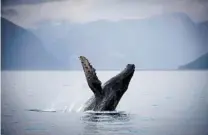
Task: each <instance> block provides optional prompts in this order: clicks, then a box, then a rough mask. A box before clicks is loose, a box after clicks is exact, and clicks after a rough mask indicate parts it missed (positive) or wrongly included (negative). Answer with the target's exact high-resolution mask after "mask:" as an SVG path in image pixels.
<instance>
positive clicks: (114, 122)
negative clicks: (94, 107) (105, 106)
mask: <svg viewBox="0 0 208 135" xmlns="http://www.w3.org/2000/svg"><path fill="white" fill-rule="evenodd" d="M131 118H132V115H130V114H126V113H125V112H104V113H102V112H91V113H89V112H88V113H85V114H84V115H83V116H82V117H81V120H82V121H83V124H84V130H83V135H94V134H96V135H97V134H98V135H105V134H112V135H115V134H134V133H137V132H138V129H136V128H134V125H133V123H131Z"/></svg>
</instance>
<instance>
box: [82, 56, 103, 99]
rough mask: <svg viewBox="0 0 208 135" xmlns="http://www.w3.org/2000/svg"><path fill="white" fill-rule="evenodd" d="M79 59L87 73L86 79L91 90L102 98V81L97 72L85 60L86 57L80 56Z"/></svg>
mask: <svg viewBox="0 0 208 135" xmlns="http://www.w3.org/2000/svg"><path fill="white" fill-rule="evenodd" d="M79 59H80V61H81V64H82V67H83V70H84V73H85V77H86V80H87V83H88V85H89V87H90V89H91V90H92V91H93V93H94V94H95V96H101V95H102V87H101V81H100V80H99V79H98V77H97V75H96V70H95V69H94V68H93V67H92V65H91V64H90V62H89V61H88V59H87V58H85V57H84V56H80V57H79Z"/></svg>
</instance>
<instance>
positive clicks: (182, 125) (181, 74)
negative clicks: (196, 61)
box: [1, 71, 208, 135]
mask: <svg viewBox="0 0 208 135" xmlns="http://www.w3.org/2000/svg"><path fill="white" fill-rule="evenodd" d="M118 72H119V71H97V74H98V76H99V78H100V80H101V81H102V82H103V83H104V82H105V81H107V80H108V79H109V78H111V77H112V76H114V75H116V74H117V73H118ZM1 79H2V91H1V102H2V104H1V116H2V117H1V134H2V135H208V71H136V72H135V74H134V76H133V78H132V81H131V82H130V85H129V88H128V90H127V91H126V93H125V94H124V96H123V97H122V99H121V101H120V103H119V105H118V107H117V110H116V111H114V112H92V111H89V112H83V111H82V106H83V105H84V103H85V102H86V101H87V100H88V99H89V98H90V97H91V96H92V92H91V90H90V89H89V87H88V85H87V83H86V80H85V76H84V73H83V72H82V71H71V72H66V71H60V72H53V71H38V72H36V71H19V72H17V71H14V72H12V71H3V72H2V78H1Z"/></svg>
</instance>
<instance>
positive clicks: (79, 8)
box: [3, 0, 208, 27]
mask: <svg viewBox="0 0 208 135" xmlns="http://www.w3.org/2000/svg"><path fill="white" fill-rule="evenodd" d="M13 1H14V0H13ZM19 1H20V0H19ZM26 1H28V2H26ZM29 1H30V2H29ZM34 1H35V0H34ZM34 1H32V0H22V3H21V2H19V3H21V4H16V5H7V6H4V7H3V8H4V9H12V10H15V11H16V12H17V13H18V17H11V16H10V17H8V16H6V18H8V19H10V20H11V21H13V22H16V23H18V24H19V25H22V26H24V27H31V26H34V25H35V24H37V23H38V22H41V21H45V20H52V21H60V20H65V21H69V22H73V23H86V22H90V21H96V20H100V19H102V20H103V19H105V20H111V21H116V20H121V19H134V18H135V19H141V18H147V17H151V16H154V15H158V14H163V13H172V12H183V13H186V14H188V15H189V16H190V17H191V18H192V19H193V20H195V21H204V20H208V14H207V13H208V12H207V11H208V1H207V0H61V1H59V0H52V2H49V0H38V1H36V2H34Z"/></svg>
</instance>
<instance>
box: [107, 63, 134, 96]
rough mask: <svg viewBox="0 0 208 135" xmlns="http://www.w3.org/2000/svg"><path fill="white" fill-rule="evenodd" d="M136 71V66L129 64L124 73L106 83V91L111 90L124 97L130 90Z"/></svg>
mask: <svg viewBox="0 0 208 135" xmlns="http://www.w3.org/2000/svg"><path fill="white" fill-rule="evenodd" d="M134 71H135V65H134V64H127V65H126V67H125V68H124V69H123V71H121V72H120V73H119V74H118V75H116V76H115V77H113V78H111V79H110V80H109V81H108V82H106V84H105V85H104V89H111V90H113V91H115V92H116V93H119V94H121V95H123V94H124V93H125V92H126V90H127V89H128V86H129V83H130V81H131V78H132V76H133V75H134Z"/></svg>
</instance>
